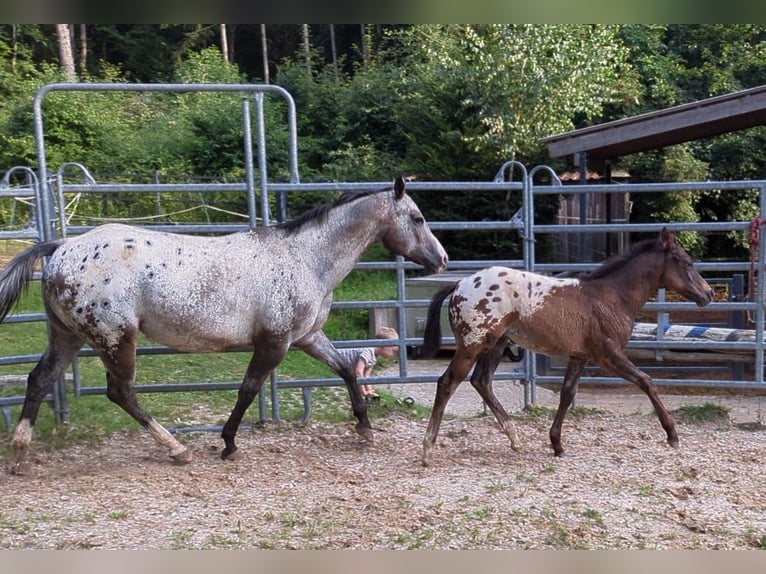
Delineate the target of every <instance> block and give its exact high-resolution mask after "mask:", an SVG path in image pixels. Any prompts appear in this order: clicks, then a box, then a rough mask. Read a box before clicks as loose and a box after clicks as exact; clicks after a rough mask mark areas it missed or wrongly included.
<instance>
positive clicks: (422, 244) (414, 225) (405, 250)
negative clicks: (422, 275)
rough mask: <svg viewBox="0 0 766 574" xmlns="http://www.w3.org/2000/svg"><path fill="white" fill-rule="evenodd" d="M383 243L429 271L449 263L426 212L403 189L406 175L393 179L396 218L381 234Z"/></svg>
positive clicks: (438, 269) (444, 266)
mask: <svg viewBox="0 0 766 574" xmlns="http://www.w3.org/2000/svg"><path fill="white" fill-rule="evenodd" d="M381 240H382V242H383V245H385V247H386V248H387V249H388V250H390V251H392V252H393V253H396V254H398V255H401V256H403V257H406V258H407V259H410V260H412V261H414V262H415V263H419V264H420V265H422V266H423V267H425V269H426V271H428V272H429V273H440V272H442V271H444V269H445V268H446V267H447V261H449V258H448V257H447V252H446V251H445V250H444V247H442V244H441V243H439V240H438V239H436V237H435V236H434V234H433V233H432V232H431V229H430V228H429V227H428V224H427V223H426V220H425V218H424V217H423V214H422V213H421V212H420V209H419V208H418V206H417V205H416V204H415V202H414V201H413V200H412V198H411V197H410V196H409V195H407V194H406V193H405V192H404V179H403V178H402V177H401V176H400V177H397V178H396V181H395V183H394V195H393V220H392V221H391V224H390V225H387V226H386V229H385V231H384V233H383V236H382V237H381Z"/></svg>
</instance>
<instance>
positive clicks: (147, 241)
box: [146, 239, 153, 247]
mask: <svg viewBox="0 0 766 574" xmlns="http://www.w3.org/2000/svg"><path fill="white" fill-rule="evenodd" d="M146 244H147V245H148V246H149V247H151V246H152V245H153V244H152V240H151V239H147V240H146Z"/></svg>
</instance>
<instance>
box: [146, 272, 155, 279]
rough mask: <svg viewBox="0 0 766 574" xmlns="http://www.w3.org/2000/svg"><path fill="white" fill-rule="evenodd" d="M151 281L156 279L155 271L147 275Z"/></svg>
mask: <svg viewBox="0 0 766 574" xmlns="http://www.w3.org/2000/svg"><path fill="white" fill-rule="evenodd" d="M146 276H147V277H148V278H149V279H154V271H149V273H147V275H146Z"/></svg>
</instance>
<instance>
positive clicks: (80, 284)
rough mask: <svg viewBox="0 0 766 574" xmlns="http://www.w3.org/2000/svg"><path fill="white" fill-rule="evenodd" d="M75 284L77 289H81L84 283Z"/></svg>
mask: <svg viewBox="0 0 766 574" xmlns="http://www.w3.org/2000/svg"><path fill="white" fill-rule="evenodd" d="M74 286H75V289H79V288H80V287H82V283H75V284H74Z"/></svg>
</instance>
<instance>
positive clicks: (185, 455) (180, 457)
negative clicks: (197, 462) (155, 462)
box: [170, 448, 192, 464]
mask: <svg viewBox="0 0 766 574" xmlns="http://www.w3.org/2000/svg"><path fill="white" fill-rule="evenodd" d="M170 458H172V459H173V462H174V463H175V464H189V463H190V462H191V459H192V453H191V449H189V448H186V449H184V450H182V451H181V452H179V453H177V454H172V455H170Z"/></svg>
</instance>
